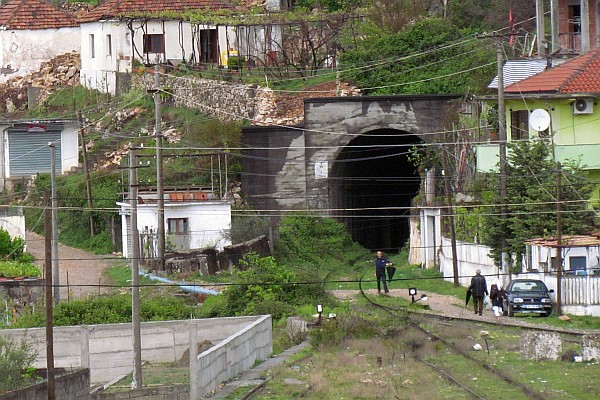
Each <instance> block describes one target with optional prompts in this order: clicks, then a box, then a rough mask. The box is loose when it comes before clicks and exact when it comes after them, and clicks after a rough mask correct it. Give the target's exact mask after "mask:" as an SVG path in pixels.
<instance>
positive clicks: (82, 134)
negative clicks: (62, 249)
mask: <svg viewBox="0 0 600 400" xmlns="http://www.w3.org/2000/svg"><path fill="white" fill-rule="evenodd" d="M77 117H78V119H79V140H80V141H81V148H82V154H83V168H84V170H85V194H86V196H87V206H88V208H89V209H90V211H91V210H92V207H93V200H92V180H91V179H90V166H89V164H88V157H87V146H86V143H85V131H84V129H83V116H82V115H81V111H78V112H77ZM90 235H92V236H94V235H95V231H94V217H93V216H92V213H91V212H90Z"/></svg>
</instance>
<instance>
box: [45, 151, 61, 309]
mask: <svg viewBox="0 0 600 400" xmlns="http://www.w3.org/2000/svg"><path fill="white" fill-rule="evenodd" d="M48 146H50V163H51V166H50V181H51V185H52V285H53V287H54V302H55V303H58V302H60V276H59V265H58V199H57V197H56V145H55V144H54V143H52V142H50V143H48Z"/></svg>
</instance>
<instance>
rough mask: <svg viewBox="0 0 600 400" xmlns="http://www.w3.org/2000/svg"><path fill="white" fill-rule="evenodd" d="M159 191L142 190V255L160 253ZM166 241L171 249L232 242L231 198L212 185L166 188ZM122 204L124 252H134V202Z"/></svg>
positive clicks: (185, 248)
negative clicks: (158, 237)
mask: <svg viewBox="0 0 600 400" xmlns="http://www.w3.org/2000/svg"><path fill="white" fill-rule="evenodd" d="M157 198H158V196H157V193H156V191H149V192H140V194H139V198H138V213H137V221H138V223H137V228H138V231H139V234H140V254H141V255H142V258H155V257H157V255H158V253H157V247H158V243H157V235H156V232H157V227H158V207H157ZM164 198H165V210H164V213H165V214H164V216H165V235H166V238H165V242H166V247H167V250H169V251H188V250H194V249H204V248H214V249H216V250H219V251H221V250H223V247H224V246H228V245H230V244H231V239H230V237H229V231H230V229H231V202H230V201H225V200H221V199H220V198H218V196H215V195H214V194H213V193H212V192H211V191H210V189H203V188H186V189H181V190H177V189H171V190H165V194H164ZM117 205H118V206H120V207H121V211H120V215H121V218H122V227H123V228H122V237H123V256H125V257H130V256H131V250H130V249H131V235H130V233H131V206H130V204H129V201H128V200H125V201H123V202H118V203H117Z"/></svg>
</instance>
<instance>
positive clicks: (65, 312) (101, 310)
mask: <svg viewBox="0 0 600 400" xmlns="http://www.w3.org/2000/svg"><path fill="white" fill-rule="evenodd" d="M195 312H196V309H195V308H194V307H192V306H190V305H187V304H185V302H184V300H183V299H180V298H177V297H166V296H165V297H157V298H150V299H142V301H141V304H140V319H141V320H142V321H168V320H177V319H187V318H189V317H190V315H193V314H195ZM122 322H131V296H127V295H122V294H115V295H102V296H98V297H95V298H91V299H86V300H72V301H69V302H63V303H59V304H58V305H57V306H56V308H55V309H54V324H55V325H56V326H71V325H93V324H114V323H122ZM44 325H45V317H44V314H43V311H42V312H39V311H36V312H34V313H30V314H27V315H24V316H22V317H21V318H19V320H18V321H17V323H16V324H15V325H13V327H14V328H33V327H41V326H44Z"/></svg>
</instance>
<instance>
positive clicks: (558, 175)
mask: <svg viewBox="0 0 600 400" xmlns="http://www.w3.org/2000/svg"><path fill="white" fill-rule="evenodd" d="M561 181H562V167H561V165H560V162H557V163H556V314H557V315H558V316H559V317H560V316H561V315H562V207H561V206H562V205H561V198H562V188H561V185H562V182H561Z"/></svg>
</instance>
